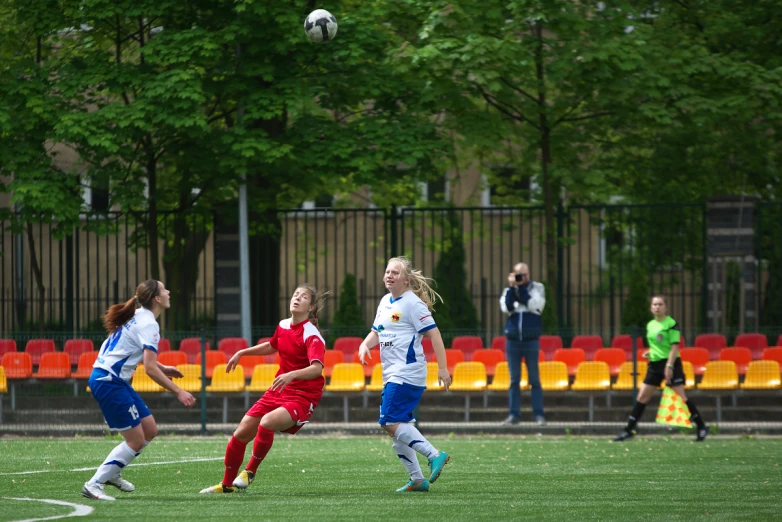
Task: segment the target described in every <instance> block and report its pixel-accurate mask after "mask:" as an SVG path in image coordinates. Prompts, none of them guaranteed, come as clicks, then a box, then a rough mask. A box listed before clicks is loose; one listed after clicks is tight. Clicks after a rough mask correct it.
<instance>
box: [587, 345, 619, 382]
mask: <svg viewBox="0 0 782 522" xmlns="http://www.w3.org/2000/svg"><path fill="white" fill-rule="evenodd" d="M625 360H626V357H625V351H624V350H623V349H622V348H600V349H599V350H598V351H596V352H595V361H602V362H604V363H606V364H608V371H609V372H610V373H611V376H612V377H615V376H617V375H619V368H620V367H621V366H622V363H624V362H625Z"/></svg>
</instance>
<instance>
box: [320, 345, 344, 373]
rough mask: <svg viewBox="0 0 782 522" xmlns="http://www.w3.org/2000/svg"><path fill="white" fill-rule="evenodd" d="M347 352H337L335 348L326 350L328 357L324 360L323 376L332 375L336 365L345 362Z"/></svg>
mask: <svg viewBox="0 0 782 522" xmlns="http://www.w3.org/2000/svg"><path fill="white" fill-rule="evenodd" d="M344 358H345V354H344V353H342V352H336V351H334V350H326V357H324V359H325V360H324V361H323V376H324V377H331V372H333V371H334V365H335V364H340V363H342V362H344V360H345V359H344Z"/></svg>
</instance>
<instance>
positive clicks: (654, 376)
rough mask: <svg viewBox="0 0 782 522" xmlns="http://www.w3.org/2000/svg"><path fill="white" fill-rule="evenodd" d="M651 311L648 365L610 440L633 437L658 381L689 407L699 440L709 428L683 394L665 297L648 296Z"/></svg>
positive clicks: (674, 334) (675, 335) (674, 328)
mask: <svg viewBox="0 0 782 522" xmlns="http://www.w3.org/2000/svg"><path fill="white" fill-rule="evenodd" d="M651 310H652V314H654V319H652V320H651V321H649V324H647V325H646V339H647V340H648V341H649V366H648V369H647V370H646V377H645V378H644V382H643V384H642V385H641V389H640V390H638V397H637V400H636V402H635V406H633V411H632V412H630V417H628V419H627V426H625V429H624V430H623V431H622V433H620V434H619V435H617V436H616V437H614V442H622V441H625V440H628V439H632V438H633V437H634V436H635V426H636V424H638V420H639V419H640V418H641V415H643V414H644V410H645V409H646V404H647V403H648V402H649V399H651V398H652V396H653V395H654V392H655V390H657V388H658V387H659V386H660V383H662V382H663V380H665V383H666V384H667V385H668V386H670V387H671V388H673V391H675V392H676V394H677V395H679V397H681V398H682V400H683V401H684V402H685V403H686V404H687V408H689V410H690V420H691V421H692V422H693V423H694V424H695V425H696V426H697V427H698V436H697V438H696V439H695V440H696V441H698V442H700V441H703V440H704V439H705V438H706V437H708V436H709V431H710V430H709V427H708V426H706V424H704V423H703V419H702V418H701V415H700V413H698V408H697V407H696V406H695V404H694V403H693V402H692V400H688V399H687V395H686V394H685V393H684V369H683V368H682V361H681V358H680V357H679V341H680V337H681V335H680V332H679V326H678V325H677V324H676V321H675V320H674V319H673V318H672V317H670V316H669V315H668V314H667V305H666V303H665V297H664V296H662V295H655V296H653V297H652V306H651Z"/></svg>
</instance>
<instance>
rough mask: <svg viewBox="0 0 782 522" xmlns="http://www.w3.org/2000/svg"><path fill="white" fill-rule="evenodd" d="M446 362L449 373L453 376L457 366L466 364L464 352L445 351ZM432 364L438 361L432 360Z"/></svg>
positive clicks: (450, 349)
mask: <svg viewBox="0 0 782 522" xmlns="http://www.w3.org/2000/svg"><path fill="white" fill-rule="evenodd" d="M445 361H446V364H447V365H448V371H449V372H450V373H451V374H453V369H454V368H455V367H456V365H457V364H459V363H460V362H464V352H463V351H461V350H454V349H453V348H449V349H448V350H445ZM432 362H437V361H436V360H432Z"/></svg>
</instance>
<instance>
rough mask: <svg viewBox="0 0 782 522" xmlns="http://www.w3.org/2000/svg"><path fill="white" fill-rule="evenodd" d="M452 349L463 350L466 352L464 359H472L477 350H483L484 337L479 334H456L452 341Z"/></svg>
mask: <svg viewBox="0 0 782 522" xmlns="http://www.w3.org/2000/svg"><path fill="white" fill-rule="evenodd" d="M451 350H461V351H462V352H464V360H465V361H471V360H472V356H473V354H475V352H476V351H478V350H483V339H481V338H480V337H478V336H477V335H459V336H456V337H454V338H453V341H451Z"/></svg>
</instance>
